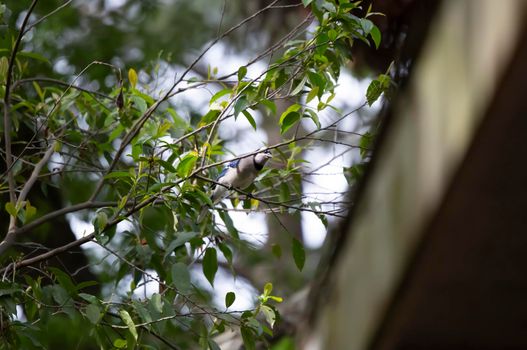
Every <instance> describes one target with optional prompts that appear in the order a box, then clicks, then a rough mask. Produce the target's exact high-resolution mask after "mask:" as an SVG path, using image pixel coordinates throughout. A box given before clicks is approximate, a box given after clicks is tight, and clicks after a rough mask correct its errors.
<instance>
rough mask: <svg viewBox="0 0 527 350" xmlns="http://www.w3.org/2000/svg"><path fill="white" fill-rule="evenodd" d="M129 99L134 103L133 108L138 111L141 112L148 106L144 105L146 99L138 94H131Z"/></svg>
mask: <svg viewBox="0 0 527 350" xmlns="http://www.w3.org/2000/svg"><path fill="white" fill-rule="evenodd" d="M130 100H131V101H132V102H133V103H134V106H135V108H137V110H138V111H139V113H141V114H143V113H144V112H145V111H146V109H147V108H148V106H147V105H146V101H145V100H144V99H143V98H142V97H139V96H135V95H134V96H131V97H130Z"/></svg>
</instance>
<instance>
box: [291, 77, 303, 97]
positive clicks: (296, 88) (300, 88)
mask: <svg viewBox="0 0 527 350" xmlns="http://www.w3.org/2000/svg"><path fill="white" fill-rule="evenodd" d="M306 82H307V77H304V78H303V79H302V80H301V81H300V82H299V83H298V85H297V86H296V87H295V88H294V89H293V91H291V94H290V95H291V96H294V95H296V94H298V93H299V92H300V91H302V89H303V88H304V86H305V85H306Z"/></svg>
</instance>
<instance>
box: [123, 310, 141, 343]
mask: <svg viewBox="0 0 527 350" xmlns="http://www.w3.org/2000/svg"><path fill="white" fill-rule="evenodd" d="M119 316H121V319H122V320H123V322H124V324H126V326H127V327H128V330H129V331H130V333H131V334H132V336H133V337H134V339H135V340H136V341H137V329H135V323H134V321H133V320H132V317H131V316H130V314H129V313H128V311H126V310H119Z"/></svg>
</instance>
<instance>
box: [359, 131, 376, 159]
mask: <svg viewBox="0 0 527 350" xmlns="http://www.w3.org/2000/svg"><path fill="white" fill-rule="evenodd" d="M372 142H373V135H372V134H371V133H370V132H366V133H364V134H363V135H362V137H361V138H360V140H359V147H360V155H361V157H364V156H365V155H366V154H367V153H368V151H369V150H370V149H371V145H372Z"/></svg>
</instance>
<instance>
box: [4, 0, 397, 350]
mask: <svg viewBox="0 0 527 350" xmlns="http://www.w3.org/2000/svg"><path fill="white" fill-rule="evenodd" d="M304 4H305V5H306V6H310V8H311V11H312V13H313V14H314V15H315V17H316V19H317V22H318V25H317V27H316V29H315V30H314V31H313V32H312V33H310V34H309V37H308V38H307V39H304V40H292V41H290V42H288V43H287V45H286V49H285V51H284V52H282V54H281V56H280V58H278V59H276V60H275V61H274V62H273V63H272V64H270V65H269V67H268V69H267V70H266V71H265V72H264V73H263V74H262V75H261V76H258V77H254V78H248V77H247V71H248V69H247V66H242V67H240V68H239V69H238V70H237V72H234V73H233V74H231V75H229V76H226V77H219V78H217V77H207V79H204V80H201V79H199V78H191V79H186V74H187V72H188V71H190V69H189V70H187V71H185V73H184V74H182V75H181V76H180V78H179V79H178V80H177V81H176V82H175V83H174V84H173V85H171V86H170V87H168V88H167V89H165V90H164V91H161V92H160V91H159V90H157V89H156V88H155V87H153V86H155V84H154V83H155V81H154V77H156V76H158V73H159V72H155V71H154V72H150V73H151V74H146V73H147V72H143V73H145V74H144V75H145V78H144V79H142V81H140V79H139V78H138V74H137V72H136V71H135V70H134V69H129V70H128V72H127V73H128V74H127V78H128V81H127V82H124V83H123V82H122V81H123V78H122V77H121V72H120V70H119V68H117V67H115V66H112V65H109V64H106V63H100V62H94V63H92V64H90V65H89V66H88V67H87V68H86V69H90V67H92V66H97V67H105V68H108V69H109V70H110V71H111V72H114V74H115V75H116V80H117V81H119V82H120V83H119V84H118V85H117V86H115V87H114V88H113V89H112V90H111V91H108V92H93V91H89V90H87V89H85V88H83V87H81V86H77V85H76V82H77V78H78V77H75V78H73V79H71V80H70V81H69V82H63V81H61V80H58V79H52V78H41V77H36V76H35V73H38V72H34V71H33V70H32V65H31V62H32V61H38V62H44V63H46V59H45V58H44V57H43V56H41V55H40V54H39V53H34V52H26V51H20V52H18V53H17V54H16V58H15V59H16V62H15V63H14V64H13V65H12V71H9V69H8V67H9V64H10V62H9V61H8V54H10V53H11V52H12V50H13V43H14V40H11V41H9V43H8V44H6V45H7V46H6V47H4V48H2V49H3V50H4V51H2V54H3V56H2V57H1V58H0V79H1V81H2V90H1V91H0V94H1V95H2V97H4V96H5V94H6V90H5V89H6V88H7V89H10V92H11V95H10V97H9V101H8V103H7V105H6V106H5V108H7V112H6V113H7V114H6V115H7V116H8V118H10V120H11V124H12V130H10V131H9V130H8V131H7V132H8V133H9V134H10V136H11V137H12V138H13V141H14V142H13V145H14V148H13V151H14V153H13V154H15V155H16V157H17V158H16V161H15V162H14V163H13V165H12V166H11V167H10V168H9V169H6V171H5V174H11V175H12V177H13V180H14V183H15V187H16V190H17V191H18V190H19V189H21V190H22V192H24V189H26V188H27V189H31V186H32V185H33V184H34V182H33V183H32V182H31V179H36V178H37V177H38V182H39V185H40V188H41V190H42V191H43V192H44V193H45V192H46V189H47V188H50V187H53V188H59V189H61V191H62V192H63V193H66V192H67V198H68V199H69V200H70V201H71V203H65V207H64V210H63V211H60V210H59V211H51V212H50V211H46V210H45V208H43V207H40V206H39V205H38V204H37V203H32V202H31V199H30V198H24V200H20V201H17V202H13V201H10V200H8V201H6V202H5V204H4V205H3V208H5V211H6V213H7V214H8V215H9V216H11V218H12V219H13V220H14V221H15V222H17V225H15V226H13V227H10V232H11V233H12V234H13V235H16V236H17V239H18V240H20V241H23V240H24V239H25V238H26V237H27V239H26V241H28V242H30V241H31V237H28V236H27V235H28V232H29V233H31V232H33V231H32V230H34V229H37V228H39V227H41V225H42V224H44V223H46V221H47V220H48V219H51V218H54V217H56V216H57V215H64V214H66V213H71V212H76V213H77V215H79V217H80V218H81V219H84V220H91V222H92V223H93V227H94V231H93V232H91V233H87V235H86V236H85V237H84V238H83V240H80V239H79V240H78V241H76V242H73V243H74V244H77V245H80V244H82V243H84V242H88V241H93V242H95V243H96V244H97V245H99V246H100V249H101V250H103V251H106V252H107V253H108V255H109V256H112V257H113V258H111V259H110V258H103V259H100V258H99V259H97V258H94V259H93V268H94V269H95V270H97V271H98V277H99V281H98V282H93V281H87V282H81V283H77V282H76V281H75V279H74V277H73V276H72V275H70V274H69V273H67V272H65V271H64V270H65V269H62V268H56V267H44V268H39V267H38V266H39V265H37V263H41V262H45V261H46V260H47V259H48V255H46V254H41V255H37V256H36V258H35V257H33V258H32V259H33V260H30V259H24V257H20V256H18V252H17V251H16V250H14V249H12V250H11V251H10V254H7V255H4V256H2V257H1V258H2V261H3V262H4V263H6V266H7V267H5V268H4V269H3V270H2V274H3V276H5V277H8V279H7V280H9V282H7V281H6V280H4V281H3V282H2V283H1V285H0V286H1V287H0V311H1V313H2V316H1V318H2V319H1V320H0V321H2V324H3V326H2V327H3V328H2V330H0V331H2V332H3V334H4V336H5V339H7V342H6V344H11V345H14V346H18V347H20V348H33V347H52V345H53V340H50V338H49V334H47V331H48V330H49V327H53V326H54V325H56V324H57V322H64V321H65V320H66V322H71V323H72V324H75V325H76V326H77V327H86V329H89V331H88V332H87V334H86V338H85V339H80V340H78V344H80V345H81V346H84V345H86V344H89V342H90V339H91V338H92V337H94V339H95V340H96V342H97V344H98V345H99V346H101V347H102V348H108V347H112V346H113V347H115V348H126V347H128V348H134V347H135V346H136V345H139V344H140V345H141V346H143V347H153V346H155V344H161V343H165V345H167V343H168V344H170V343H174V344H178V346H181V347H189V346H191V345H192V344H200V345H201V346H202V347H203V348H210V349H218V345H217V344H216V343H215V340H214V337H215V336H217V335H218V334H221V333H223V332H225V331H226V329H229V328H235V329H240V331H241V335H242V337H243V341H244V344H245V346H246V348H247V349H254V348H255V344H256V341H257V340H259V339H264V338H265V336H266V335H272V334H273V327H274V326H275V323H276V322H277V321H278V320H279V319H280V315H279V312H278V309H277V308H276V307H275V305H274V304H273V303H276V302H281V301H282V299H281V298H279V297H276V296H273V295H271V292H272V289H273V286H272V284H270V283H267V284H266V285H265V287H264V290H263V294H262V295H261V296H260V297H259V299H258V301H257V303H256V305H255V307H254V309H251V310H233V311H230V310H229V307H231V306H232V304H233V303H234V301H235V299H236V294H235V293H234V292H229V293H228V294H227V295H226V297H225V309H222V310H219V309H218V308H217V307H213V306H211V303H210V299H211V296H210V294H208V292H207V291H206V288H204V287H203V286H202V285H200V284H199V283H197V282H196V280H195V279H193V278H192V271H193V269H192V266H193V265H201V270H202V272H203V275H204V276H205V278H206V280H207V281H208V282H209V283H210V285H211V286H213V285H214V281H215V277H216V274H217V271H218V269H219V265H220V263H222V262H225V265H226V266H227V267H228V268H230V269H232V270H233V271H234V270H235V269H234V261H235V259H236V254H237V252H238V251H239V250H240V249H242V247H243V246H246V245H247V243H246V242H245V241H244V240H243V239H242V238H241V237H240V233H239V232H238V230H237V229H236V227H235V226H234V224H233V222H232V219H231V218H230V216H229V212H228V211H226V210H223V209H222V208H217V209H218V213H219V216H220V218H221V220H222V222H223V223H222V224H219V223H216V222H215V220H211V216H209V217H208V218H207V219H206V220H204V221H201V222H200V221H199V220H198V216H199V213H200V211H201V209H202V208H203V207H207V206H209V207H212V206H213V203H212V202H211V200H210V198H209V196H208V195H207V193H206V192H207V188H208V186H209V185H210V183H211V182H210V179H211V178H215V175H216V172H217V170H218V168H219V167H220V166H221V165H222V164H223V163H224V162H225V161H224V160H222V159H223V157H224V155H225V154H226V150H225V148H224V143H223V140H221V139H220V138H219V137H218V136H217V133H216V132H217V129H218V125H219V124H220V123H221V122H222V121H224V120H225V119H227V118H234V119H236V118H238V117H239V116H240V115H243V116H244V117H245V118H246V119H247V120H248V122H249V123H250V124H251V125H252V127H253V128H255V129H256V128H257V127H258V125H257V123H256V120H255V118H254V113H255V111H259V112H261V113H264V114H267V115H274V114H276V113H277V106H276V103H275V101H276V99H282V98H285V97H287V98H291V99H296V101H298V102H297V103H293V104H291V105H290V107H289V108H287V110H285V111H284V112H283V113H281V116H280V118H279V119H278V123H279V127H280V131H281V133H282V134H283V135H284V140H285V141H283V142H282V143H280V144H277V145H270V148H272V149H274V150H275V153H276V154H277V159H278V162H279V163H281V164H284V166H283V167H282V168H280V169H277V168H270V169H268V170H266V171H264V172H262V174H261V176H260V181H258V182H257V184H256V185H254V188H250V189H249V190H248V192H251V193H240V194H239V195H238V196H233V198H232V202H233V205H234V206H237V205H238V204H239V203H240V202H241V206H242V208H245V209H252V210H256V209H257V208H258V207H259V206H263V205H262V204H261V203H264V204H265V206H267V207H268V208H269V209H270V210H271V211H273V212H275V213H276V212H290V211H293V212H296V211H298V210H310V211H314V212H315V213H317V215H319V217H321V219H322V220H323V221H324V222H326V221H325V216H326V215H329V214H330V213H325V212H323V211H322V210H320V206H317V204H316V203H315V204H313V203H310V204H309V205H306V204H304V203H302V200H301V198H297V197H295V196H294V194H295V193H299V192H300V183H301V173H300V163H301V160H298V159H297V158H296V156H297V154H298V153H299V152H300V150H301V149H302V147H306V145H305V144H303V145H302V146H301V145H299V143H300V142H301V141H306V140H309V138H308V137H307V136H312V135H313V134H314V133H316V132H319V131H323V130H324V129H325V128H327V127H322V125H321V123H320V121H319V119H318V113H319V112H320V111H322V110H325V109H327V108H333V109H334V107H333V106H332V105H331V101H332V99H333V98H334V96H335V87H336V86H337V81H338V78H339V74H340V71H341V68H342V66H343V64H345V63H346V62H347V61H348V60H349V58H350V57H349V48H350V46H351V45H353V42H354V41H355V40H361V41H364V42H366V43H368V44H372V45H374V46H376V47H377V46H378V45H379V43H380V33H379V30H378V29H377V27H375V25H374V24H373V23H372V22H371V21H370V20H369V19H368V17H369V16H370V15H372V13H371V12H370V11H369V10H368V11H367V12H368V13H367V15H366V17H365V18H359V17H357V16H355V15H353V14H352V11H353V10H354V9H356V8H357V7H358V6H359V5H360V2H347V1H329V0H328V1H326V0H318V1H306V0H304ZM3 9H4V10H3V11H6V10H5V8H3ZM10 30H11V31H12V33H11V34H12V36H13V38H15V37H16V35H15V32H16V31H15V30H14V29H13V28H11V29H10ZM7 35H8V36H9V33H8V34H7ZM9 74H12V81H13V82H14V83H13V84H12V85H11V86H7V87H5V84H6V77H7V76H8V75H9ZM232 76H234V77H235V78H236V82H235V84H230V83H228V82H227V81H228V80H227V79H228V78H229V77H232ZM211 78H214V79H211ZM185 79H186V80H185ZM211 80H214V84H219V85H221V86H222V88H221V89H220V90H219V91H218V92H216V93H215V94H214V95H213V96H212V97H211V99H210V103H209V109H208V111H207V112H206V113H204V114H203V115H200V116H198V117H193V118H186V117H183V116H181V115H180V114H179V111H178V109H177V107H176V106H174V105H172V104H171V103H170V98H171V97H173V96H175V95H177V94H180V93H184V92H185V91H189V90H192V89H196V88H199V87H203V86H204V85H206V84H209V82H210V81H211ZM183 82H186V83H187V84H188V85H187V87H185V88H179V89H176V88H178V87H179V86H178V84H181V83H183ZM389 86H390V80H389V76H388V75H382V77H379V79H377V80H375V81H374V83H372V86H370V88H369V89H368V95H367V101H368V103H369V104H370V105H371V104H372V103H373V102H374V101H375V100H376V99H377V98H378V97H379V96H380V94H381V93H382V92H384V91H386V90H387V89H388V87H389ZM300 101H303V102H302V103H301V102H300ZM312 101H318V103H317V105H316V106H314V107H311V106H312V105H313V104H309V103H311V102H312ZM308 104H309V105H308ZM302 119H309V120H311V121H312V122H313V123H314V125H315V126H316V130H315V131H314V132H312V133H311V134H307V136H306V135H305V134H300V133H299V132H298V131H299V127H300V121H301V120H302ZM293 130H294V132H293ZM28 135H29V136H28ZM43 154H49V155H50V157H48V159H47V160H46V159H45V158H44V156H43ZM51 156H53V159H52V162H48V161H49V159H51ZM42 160H45V162H46V163H49V164H50V165H49V166H48V169H46V170H43V171H42V172H41V173H38V174H34V172H33V169H34V168H36V167H35V165H36V164H38V163H39V162H41V161H42ZM28 179H29V180H28ZM0 191H2V192H3V193H8V192H12V191H13V188H11V187H10V185H9V184H8V181H7V180H6V176H3V177H2V179H1V183H0ZM284 203H291V204H287V205H284ZM72 204H75V205H72ZM68 208H70V209H68ZM317 208H318V209H317ZM121 222H127V223H128V226H129V228H128V229H127V230H120V231H118V230H117V224H119V223H121ZM59 252H60V251H57V250H55V251H52V252H51V255H49V256H54V255H56V254H58V253H59ZM273 252H274V253H275V255H277V256H279V255H281V247H279V246H277V247H276V248H273ZM291 252H292V257H293V260H294V262H295V264H296V266H297V267H298V269H299V270H302V269H303V267H304V264H305V260H306V256H305V251H304V248H303V246H302V243H301V242H300V241H299V240H297V239H296V238H291ZM48 254H49V253H48ZM9 260H11V261H13V262H12V263H11V264H9V265H7V262H9ZM27 265H32V266H33V267H34V269H35V270H37V273H36V275H31V274H28V273H25V272H21V270H20V269H21V268H23V267H25V266H27ZM152 281H153V282H156V283H157V284H158V285H159V286H160V290H159V292H157V293H153V294H151V295H149V296H148V297H146V296H145V298H143V299H141V298H139V297H138V290H140V288H141V287H145V288H146V285H147V283H148V282H152ZM94 286H96V287H99V290H98V292H89V290H90V288H91V287H94ZM17 305H20V306H22V308H23V313H24V317H25V319H24V320H20V319H17V317H16V315H17ZM54 334H57V332H55V333H54ZM60 336H63V335H62V334H61V335H60ZM60 336H59V337H60ZM1 347H2V345H0V348H1Z"/></svg>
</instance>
